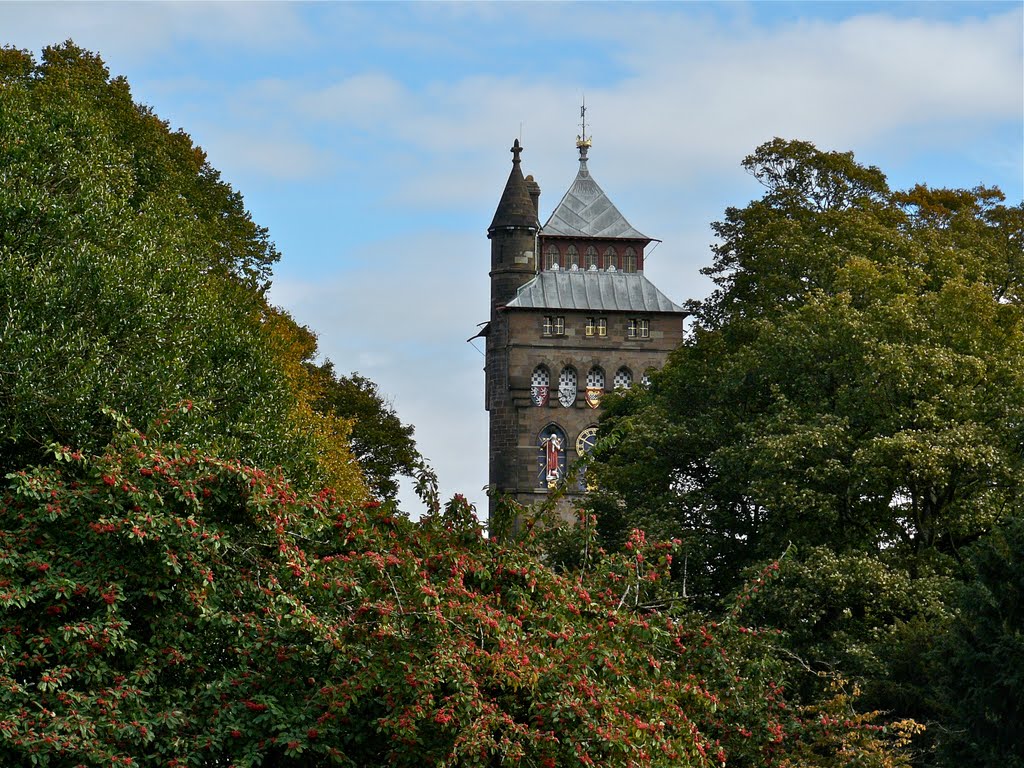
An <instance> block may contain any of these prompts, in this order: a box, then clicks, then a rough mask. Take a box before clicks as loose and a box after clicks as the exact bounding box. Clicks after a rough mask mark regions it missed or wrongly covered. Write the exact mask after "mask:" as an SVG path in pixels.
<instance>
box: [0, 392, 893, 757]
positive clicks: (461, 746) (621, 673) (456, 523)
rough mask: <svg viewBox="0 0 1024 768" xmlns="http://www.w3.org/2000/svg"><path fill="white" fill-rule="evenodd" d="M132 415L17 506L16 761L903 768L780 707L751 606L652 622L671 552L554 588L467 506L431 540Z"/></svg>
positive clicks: (3, 519)
mask: <svg viewBox="0 0 1024 768" xmlns="http://www.w3.org/2000/svg"><path fill="white" fill-rule="evenodd" d="M182 411H183V413H179V414H171V415H169V416H165V417H164V420H165V426H164V428H165V429H167V430H168V431H181V428H180V427H176V426H175V422H176V421H178V420H182V419H183V420H186V421H188V420H191V419H193V418H195V417H194V416H193V415H192V414H190V413H188V409H187V408H185V409H182ZM116 421H117V422H118V424H119V426H118V427H117V428H116V429H115V437H114V440H113V442H112V443H111V444H110V445H109V446H107V447H106V448H105V449H104V450H102V451H101V452H99V453H98V454H96V455H94V456H90V455H88V454H85V453H82V452H80V451H77V450H73V449H71V448H69V447H66V446H54V456H53V459H52V460H51V461H50V462H49V463H47V464H46V465H43V466H39V467H35V468H29V469H26V470H24V471H21V472H18V473H15V474H12V475H11V476H10V478H9V484H8V486H7V488H6V490H5V491H4V492H3V493H2V495H0V531H2V533H0V606H2V609H3V611H4V622H3V629H2V631H0V651H2V653H0V760H2V761H3V762H4V763H5V764H12V765H15V764H29V763H30V762H31V763H32V764H38V765H43V766H46V765H69V764H76V765H111V764H129V765H171V766H185V765H229V764H236V765H237V764H245V765H258V764H264V765H282V766H288V765H304V766H319V765H353V766H354V765H394V766H420V765H439V766H440V765H452V766H455V765H459V766H498V765H524V766H525V765H536V766H554V765H569V764H582V765H591V764H600V765H607V766H611V767H612V768H615V767H617V766H623V767H624V766H666V767H667V766H673V768H679V767H680V766H683V767H685V766H711V765H719V764H722V763H723V762H726V761H727V762H728V764H729V765H732V766H768V765H780V766H781V765H791V764H800V765H804V766H830V767H837V766H840V765H849V764H851V763H852V762H854V761H857V764H860V765H867V766H879V767H880V768H883V767H885V766H896V765H902V764H904V761H903V759H902V758H901V757H900V754H899V752H898V751H897V750H896V749H895V748H894V747H893V737H892V734H887V733H883V732H882V731H881V730H880V729H879V728H878V727H877V726H875V725H873V724H872V723H871V722H870V719H869V718H864V717H863V716H858V715H855V714H853V713H852V711H851V709H850V706H849V700H848V697H847V696H846V695H844V694H842V693H841V692H840V693H839V694H838V695H833V696H829V697H827V698H826V699H824V700H822V701H819V702H815V703H814V705H813V706H809V707H806V708H802V709H801V708H797V707H794V706H792V705H791V704H790V703H787V699H786V694H785V690H784V689H785V683H786V669H785V665H783V664H781V663H780V662H779V659H778V658H777V656H776V654H775V652H774V650H773V644H772V640H771V635H770V634H765V633H760V632H757V631H754V630H751V629H749V628H747V627H746V626H744V625H743V624H742V623H741V622H740V620H739V617H740V614H739V609H738V608H737V609H736V610H733V611H730V612H729V614H728V615H727V616H726V617H725V619H724V620H722V621H720V622H714V623H712V622H704V621H702V620H700V619H699V618H697V617H694V616H692V615H689V614H686V613H676V614H674V615H673V614H671V613H664V614H659V613H652V612H651V611H650V610H649V609H647V608H645V607H644V606H646V605H647V604H649V603H651V602H652V601H654V602H657V601H658V600H659V599H660V598H661V596H662V585H663V584H664V583H665V580H666V569H667V568H668V567H669V566H670V565H671V556H672V551H673V545H671V544H655V543H651V542H648V541H647V540H646V539H645V538H644V537H643V535H642V534H640V533H639V532H637V533H635V534H633V535H632V536H631V538H630V541H629V547H628V548H627V550H626V552H624V553H623V554H622V555H613V556H608V557H604V556H595V557H594V558H593V560H592V561H591V567H590V568H589V569H587V570H585V571H580V572H577V573H572V574H566V575H556V574H555V573H553V572H552V571H550V570H548V569H547V568H545V567H544V566H542V565H541V564H540V563H539V562H538V561H537V560H536V558H535V557H534V555H533V554H532V553H530V552H529V551H528V550H526V549H523V548H520V547H514V546H513V547H506V546H504V545H499V544H497V543H495V542H492V541H489V540H488V539H486V538H484V537H483V536H482V532H481V530H480V528H479V525H478V523H477V522H476V518H475V515H474V514H473V511H472V509H471V507H469V505H468V504H466V502H465V500H463V499H461V498H456V499H453V500H452V502H451V503H449V504H448V505H447V507H446V509H445V510H443V511H439V512H438V513H436V514H434V515H431V516H428V517H427V519H425V520H424V521H423V522H422V523H420V524H416V523H412V522H410V521H409V520H408V519H407V518H404V517H401V516H398V517H395V516H392V515H391V514H389V513H388V512H386V511H384V508H383V507H378V505H377V503H376V502H371V503H368V504H364V505H361V506H360V505H351V504H349V503H347V502H346V501H345V500H344V499H341V498H339V497H337V496H335V495H334V494H333V493H332V492H330V491H323V492H320V493H317V494H304V493H300V492H297V491H296V490H295V489H293V488H292V487H291V486H290V485H289V484H288V483H287V481H286V480H285V479H284V478H283V477H281V476H280V475H279V474H276V473H267V472H264V471H261V470H258V469H255V468H253V467H250V466H246V465H245V464H242V463H241V462H238V461H236V460H224V459H221V458H216V457H211V456H208V455H206V454H204V453H202V452H200V451H196V450H188V449H185V448H183V447H182V446H180V445H176V444H173V443H167V442H165V441H164V440H163V439H162V438H161V436H160V428H152V429H147V430H146V435H143V434H142V433H141V432H140V431H138V430H136V429H134V428H132V427H131V426H130V425H128V424H127V423H125V422H124V420H123V419H116ZM186 431H187V430H186ZM772 572H773V571H772V569H771V568H769V569H767V570H766V572H765V574H764V575H762V576H761V577H759V581H757V582H755V583H754V587H755V588H756V586H757V584H761V585H763V584H764V582H765V580H766V579H768V578H770V574H771V573H772ZM742 599H746V598H745V597H744V598H742ZM741 602H742V600H741ZM898 730H899V729H897V731H898Z"/></svg>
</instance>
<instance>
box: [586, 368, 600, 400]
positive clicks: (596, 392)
mask: <svg viewBox="0 0 1024 768" xmlns="http://www.w3.org/2000/svg"><path fill="white" fill-rule="evenodd" d="M603 396H604V371H603V370H601V368H600V366H597V365H595V366H594V367H593V368H591V369H590V372H589V373H587V389H586V392H585V393H584V398H585V399H586V401H587V405H589V406H590V407H591V408H597V407H598V406H599V405H601V398H602V397H603Z"/></svg>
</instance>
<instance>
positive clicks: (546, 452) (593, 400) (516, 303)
mask: <svg viewBox="0 0 1024 768" xmlns="http://www.w3.org/2000/svg"><path fill="white" fill-rule="evenodd" d="M576 149H577V152H578V154H579V169H578V171H577V173H576V178H575V179H574V180H573V182H572V183H571V184H570V185H569V188H568V190H567V191H566V192H565V194H564V195H563V196H562V199H561V201H560V202H559V203H558V205H556V206H555V208H554V210H553V211H552V212H551V214H550V215H549V216H548V219H547V222H546V223H545V224H544V225H543V226H540V224H539V221H540V206H539V203H540V186H539V185H538V184H537V183H536V182H535V181H534V180H533V177H532V176H526V177H524V176H523V172H522V169H521V155H522V152H523V147H522V146H521V145H520V143H519V141H518V140H517V141H516V142H515V143H514V144H513V146H512V150H511V151H512V170H511V172H510V174H509V177H508V180H507V181H506V183H505V188H504V191H503V192H502V194H501V198H500V200H499V202H498V207H497V210H496V211H495V213H494V218H493V220H492V221H491V225H490V227H489V228H488V230H487V237H488V239H489V240H490V241H491V270H490V278H491V304H490V319H489V321H488V322H487V323H486V324H485V326H484V327H483V330H481V332H480V334H479V335H481V336H483V337H484V338H485V342H486V356H485V358H486V361H485V367H484V378H485V388H484V401H485V407H486V408H487V411H488V414H489V422H490V425H489V451H488V463H489V483H490V485H491V488H492V491H495V492H497V493H499V494H508V495H511V496H512V497H513V498H514V499H515V500H516V501H519V502H520V503H522V504H527V505H529V504H532V503H535V502H537V501H540V500H543V499H544V498H545V497H546V496H547V495H548V494H549V493H551V491H552V490H553V489H554V488H557V487H559V486H560V485H562V484H567V490H568V491H569V494H568V496H567V499H568V501H565V502H563V504H562V505H561V506H562V507H563V509H562V512H563V513H564V514H566V515H569V514H571V512H572V499H573V497H574V496H576V495H578V494H580V493H582V492H583V487H582V481H581V478H578V477H569V476H568V475H567V470H568V468H570V467H571V466H572V464H573V462H574V461H575V460H576V459H577V458H578V457H579V456H580V455H582V454H583V453H586V452H587V451H589V450H590V449H591V448H592V447H593V443H594V435H595V432H596V427H597V420H598V417H599V414H600V409H601V399H602V397H603V396H604V393H605V392H607V391H608V390H610V389H616V388H620V387H632V386H644V384H645V382H646V379H647V375H648V374H649V372H650V371H652V370H655V369H657V368H660V367H661V366H662V365H663V364H664V362H665V359H666V357H667V356H668V354H669V352H671V351H672V350H673V349H675V348H676V347H677V346H678V345H679V343H680V342H681V341H682V338H683V319H684V318H685V317H686V312H685V311H684V310H683V309H682V307H680V306H679V305H677V304H675V303H674V302H672V301H671V300H670V299H668V298H667V297H666V296H665V295H664V294H662V293H661V291H659V290H658V289H657V288H656V287H655V286H654V285H653V284H652V283H651V282H650V281H649V280H648V279H647V278H646V277H645V276H644V257H645V249H646V248H647V246H648V245H650V243H651V242H653V240H652V238H649V237H647V236H646V235H644V234H641V233H640V232H639V231H637V230H636V229H634V228H633V226H632V225H630V223H629V222H628V221H627V220H626V218H625V217H624V216H623V215H622V214H621V213H620V212H619V210H618V208H616V207H615V205H614V204H613V203H612V202H611V200H610V199H609V198H608V196H607V195H606V194H605V193H604V191H603V190H602V189H601V187H600V186H599V185H598V184H597V182H596V181H595V180H594V179H593V177H592V176H591V175H590V170H589V167H588V162H589V158H588V155H589V151H590V149H591V141H590V139H589V138H588V137H586V135H585V125H584V136H582V137H578V138H577V141H576ZM490 507H491V508H490V513H491V514H493V511H494V500H493V498H492V500H491V504H490Z"/></svg>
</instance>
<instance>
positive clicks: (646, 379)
mask: <svg viewBox="0 0 1024 768" xmlns="http://www.w3.org/2000/svg"><path fill="white" fill-rule="evenodd" d="M652 373H654V369H653V368H648V369H647V370H646V371H644V377H643V378H642V379H640V383H641V384H643V385H644V386H645V387H649V386H651V374H652Z"/></svg>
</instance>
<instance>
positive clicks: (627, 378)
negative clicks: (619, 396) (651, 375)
mask: <svg viewBox="0 0 1024 768" xmlns="http://www.w3.org/2000/svg"><path fill="white" fill-rule="evenodd" d="M632 383H633V372H632V371H631V370H629V368H627V367H626V366H622V367H621V368H619V370H617V371H616V372H615V378H614V379H613V380H612V386H613V387H615V389H628V388H629V387H630V385H631V384H632Z"/></svg>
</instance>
